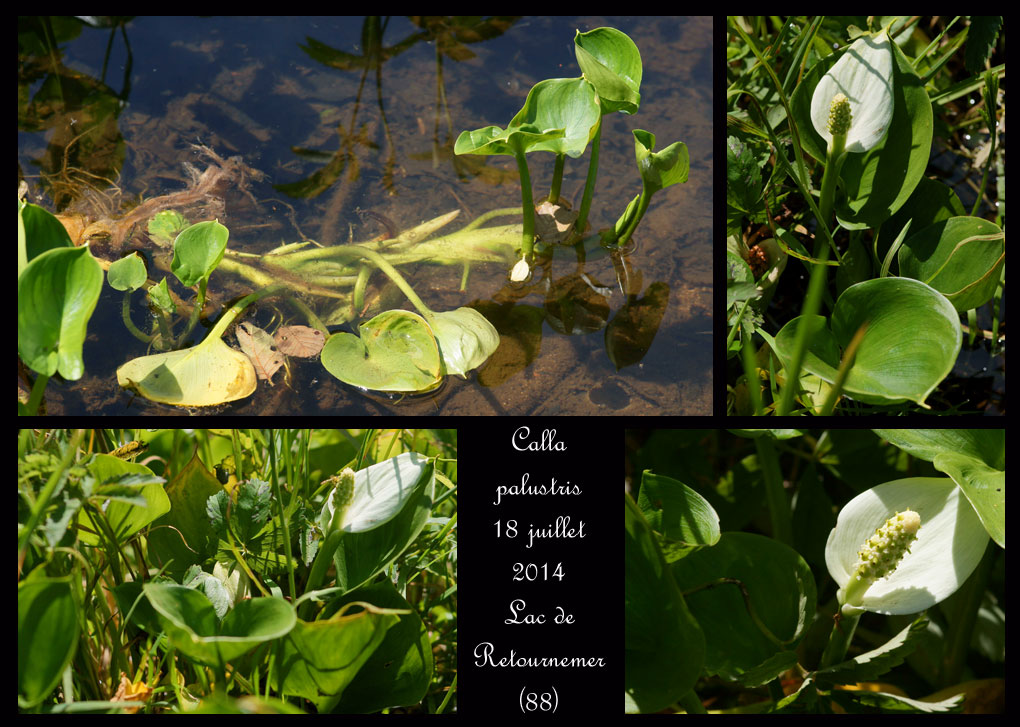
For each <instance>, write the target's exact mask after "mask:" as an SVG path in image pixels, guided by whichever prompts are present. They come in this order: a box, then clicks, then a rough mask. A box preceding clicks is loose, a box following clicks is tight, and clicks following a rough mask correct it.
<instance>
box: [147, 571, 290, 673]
mask: <svg viewBox="0 0 1020 727" xmlns="http://www.w3.org/2000/svg"><path fill="white" fill-rule="evenodd" d="M143 591H144V593H145V595H146V597H147V598H148V599H149V603H150V604H152V607H153V608H154V609H155V610H156V613H157V614H159V620H160V624H161V625H162V626H163V628H164V630H165V631H166V632H167V634H168V635H169V636H170V641H171V643H172V644H173V646H174V647H175V648H177V649H179V650H180V651H181V652H183V653H184V654H185V655H187V656H188V657H190V658H191V659H194V660H195V661H197V662H199V663H200V664H206V665H209V666H222V665H223V664H226V663H227V662H228V661H230V660H232V659H236V658H237V657H239V656H241V655H242V654H244V653H245V652H246V651H248V650H250V649H253V648H255V647H256V646H258V645H259V644H261V643H262V642H264V641H272V640H273V639H278V638H281V637H283V636H286V635H287V634H288V633H290V631H291V629H293V628H294V624H295V623H297V615H296V614H295V613H294V608H293V607H292V606H291V605H290V604H289V603H287V602H286V601H284V600H283V599H282V598H253V599H250V600H247V601H241V603H239V604H237V606H235V607H234V609H233V610H231V611H230V612H229V613H228V614H227V615H226V616H225V617H224V619H223V621H222V622H220V621H219V620H218V619H217V618H216V610H215V609H214V608H213V605H212V603H210V602H209V599H208V598H207V597H206V595H205V594H204V593H202V592H201V591H196V590H193V589H191V588H185V587H184V586H178V585H172V584H166V583H146V584H145V586H144V587H143Z"/></svg>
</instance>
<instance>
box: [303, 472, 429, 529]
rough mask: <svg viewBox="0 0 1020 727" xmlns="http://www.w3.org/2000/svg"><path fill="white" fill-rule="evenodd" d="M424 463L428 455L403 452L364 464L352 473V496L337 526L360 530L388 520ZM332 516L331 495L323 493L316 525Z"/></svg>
mask: <svg viewBox="0 0 1020 727" xmlns="http://www.w3.org/2000/svg"><path fill="white" fill-rule="evenodd" d="M427 466H428V457H425V456H423V455H420V454H418V453H417V452H405V453H404V454H398V455H397V456H396V457H391V458H390V459H387V460H383V461H382V462H379V463H378V464H374V465H372V466H371V467H366V468H365V469H363V470H360V471H358V472H356V473H355V475H354V498H353V500H352V501H351V505H350V507H349V508H347V513H346V514H345V516H344V521H343V523H342V524H341V525H340V527H341V528H343V530H344V531H345V532H348V533H361V532H364V531H366V530H372V529H373V528H377V527H379V526H380V525H382V524H384V523H387V522H389V521H390V520H392V519H393V518H395V517H396V516H397V514H398V513H399V512H400V511H401V510H403V509H404V505H406V504H407V501H408V500H409V499H410V498H411V495H412V494H414V487H415V485H417V484H418V481H419V480H420V479H421V476H422V473H423V472H424V471H425V468H426V467H427ZM332 517H333V498H332V496H330V495H327V496H326V502H324V503H323V505H322V513H321V515H320V520H319V522H320V526H321V524H322V523H327V524H328V523H329V521H330V520H331V519H332Z"/></svg>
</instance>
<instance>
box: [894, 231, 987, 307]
mask: <svg viewBox="0 0 1020 727" xmlns="http://www.w3.org/2000/svg"><path fill="white" fill-rule="evenodd" d="M899 261H900V275H905V276H906V277H908V278H915V279H917V280H920V281H922V282H924V283H927V284H928V285H930V286H931V287H933V288H935V290H937V291H939V292H940V293H942V294H943V295H944V296H946V297H947V298H948V299H949V302H950V303H952V304H953V306H954V307H955V308H956V310H958V311H965V310H970V309H971V308H977V307H978V306H981V305H984V304H985V303H987V302H988V301H989V300H991V298H992V296H993V295H994V294H995V289H996V287H997V286H998V284H999V273H1000V271H1001V270H1002V266H1003V265H1005V264H1006V234H1005V233H1004V232H1003V231H1002V230H1001V229H1000V228H999V226H998V225H996V224H995V223H994V222H989V221H988V220H983V219H981V218H980V217H953V218H951V219H948V220H943V221H942V222H937V223H935V224H934V225H931V226H929V227H926V228H925V229H923V230H921V231H920V232H918V233H917V234H916V235H914V236H912V237H909V238H907V241H906V242H905V243H904V244H903V247H901V248H900V252H899Z"/></svg>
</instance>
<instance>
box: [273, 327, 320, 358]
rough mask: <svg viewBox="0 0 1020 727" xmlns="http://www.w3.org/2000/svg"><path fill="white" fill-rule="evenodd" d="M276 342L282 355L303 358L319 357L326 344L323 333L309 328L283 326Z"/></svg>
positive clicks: (275, 337) (277, 332) (279, 330)
mask: <svg viewBox="0 0 1020 727" xmlns="http://www.w3.org/2000/svg"><path fill="white" fill-rule="evenodd" d="M274 340H275V341H276V347H277V348H278V349H279V350H280V352H281V353H285V354H287V355H288V356H300V357H301V358H312V357H314V356H317V355H318V354H319V351H321V350H322V346H323V344H325V343H326V337H325V336H324V335H323V333H322V331H320V330H318V329H317V328H309V327H308V326H283V327H282V328H279V329H277V331H276V336H274Z"/></svg>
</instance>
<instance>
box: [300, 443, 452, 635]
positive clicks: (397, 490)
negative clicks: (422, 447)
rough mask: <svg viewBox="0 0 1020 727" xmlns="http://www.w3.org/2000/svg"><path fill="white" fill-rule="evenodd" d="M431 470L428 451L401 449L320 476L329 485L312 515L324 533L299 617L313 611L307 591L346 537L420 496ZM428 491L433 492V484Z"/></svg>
mask: <svg viewBox="0 0 1020 727" xmlns="http://www.w3.org/2000/svg"><path fill="white" fill-rule="evenodd" d="M433 474H434V473H433V470H432V466H431V464H430V461H429V458H428V457H425V456H424V455H421V454H418V453H417V452H405V453H403V454H398V455H397V456H396V457H391V458H390V459H387V460H383V461H382V462H377V463H376V464H374V465H371V466H370V467H366V468H365V469H363V470H358V471H357V472H355V471H354V470H353V469H351V468H349V467H347V468H344V470H343V471H342V472H340V473H339V474H337V475H334V476H332V477H330V478H329V479H326V480H324V481H323V482H322V484H323V485H327V486H328V485H332V489H331V490H330V491H329V494H328V495H327V496H326V501H325V502H324V503H323V504H322V510H321V511H320V512H319V517H318V518H317V519H316V523H317V524H318V526H319V529H320V530H321V531H322V534H323V536H324V537H323V540H322V546H321V547H320V548H319V552H318V554H317V555H316V556H315V561H314V562H313V563H312V569H311V572H310V573H309V574H308V582H307V583H306V585H305V595H304V596H302V597H301V600H302V603H301V605H300V606H299V613H300V615H301V618H302V619H304V620H305V621H308V620H310V618H311V617H312V616H313V614H314V610H313V608H314V607H313V605H312V598H311V597H310V596H309V595H308V594H310V593H311V592H313V591H315V590H318V589H319V588H320V587H321V586H322V583H323V581H324V580H325V578H326V572H327V571H328V570H329V566H330V563H333V556H334V555H335V554H336V552H337V549H338V548H339V547H340V544H341V542H342V541H343V539H344V537H346V536H347V535H352V536H357V535H359V534H360V533H365V532H368V531H369V530H375V529H376V528H379V527H382V526H384V525H386V524H387V523H389V522H390V521H391V520H393V519H394V518H396V517H397V516H398V515H400V513H401V512H402V511H403V510H404V507H405V506H407V505H408V504H409V503H410V502H411V500H412V499H413V498H415V497H419V496H422V494H423V490H422V487H423V486H425V485H426V483H431V482H432V476H433ZM426 476H427V477H428V479H427V480H426V479H424V478H425V477H426ZM429 487H431V484H430V485H429ZM426 496H428V497H431V490H429V491H428V493H427V495H426ZM338 585H339V584H338ZM305 599H308V600H307V601H306V600H305Z"/></svg>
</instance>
